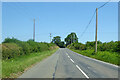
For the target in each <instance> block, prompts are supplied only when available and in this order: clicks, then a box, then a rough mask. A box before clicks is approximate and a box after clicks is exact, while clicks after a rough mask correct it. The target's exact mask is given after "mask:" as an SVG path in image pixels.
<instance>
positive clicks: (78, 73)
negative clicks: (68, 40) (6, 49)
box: [19, 48, 118, 78]
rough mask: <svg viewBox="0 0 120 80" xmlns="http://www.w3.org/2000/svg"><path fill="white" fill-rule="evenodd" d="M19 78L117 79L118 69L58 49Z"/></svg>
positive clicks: (69, 51)
mask: <svg viewBox="0 0 120 80" xmlns="http://www.w3.org/2000/svg"><path fill="white" fill-rule="evenodd" d="M19 78H118V67H117V66H115V65H112V64H109V63H104V62H101V61H99V60H95V59H92V58H88V57H86V56H83V55H80V54H77V53H75V52H73V51H71V50H69V49H67V48H60V49H59V50H58V51H57V52H55V53H54V54H53V55H52V56H50V57H48V58H46V59H44V60H43V61H41V62H40V63H38V64H37V65H35V66H34V67H32V68H31V69H29V70H27V71H26V72H25V73H23V74H22V75H21V76H20V77H19Z"/></svg>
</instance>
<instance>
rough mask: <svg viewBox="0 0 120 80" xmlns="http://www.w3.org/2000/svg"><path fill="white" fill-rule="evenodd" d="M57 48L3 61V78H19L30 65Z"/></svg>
mask: <svg viewBox="0 0 120 80" xmlns="http://www.w3.org/2000/svg"><path fill="white" fill-rule="evenodd" d="M56 50H57V49H54V50H48V51H43V52H38V53H31V54H28V55H24V56H20V57H16V58H13V59H9V60H3V61H2V78H17V77H18V76H19V75H20V74H21V73H23V72H24V71H25V70H26V69H27V68H28V67H30V66H32V65H34V64H35V63H37V62H40V61H41V60H43V59H44V58H46V57H48V56H50V55H52V54H53V53H54V52H56Z"/></svg>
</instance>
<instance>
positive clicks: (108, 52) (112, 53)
mask: <svg viewBox="0 0 120 80" xmlns="http://www.w3.org/2000/svg"><path fill="white" fill-rule="evenodd" d="M119 44H120V41H115V42H113V41H111V42H108V43H106V42H105V43H102V42H100V41H98V51H97V53H95V42H94V41H92V42H86V43H85V44H82V43H72V44H70V45H68V46H67V48H69V49H71V50H72V51H74V52H77V53H79V54H82V55H85V56H88V57H91V58H95V59H98V60H102V61H105V62H109V63H112V64H115V65H120V50H119Z"/></svg>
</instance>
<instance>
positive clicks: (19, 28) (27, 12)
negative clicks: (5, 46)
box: [2, 2, 118, 43]
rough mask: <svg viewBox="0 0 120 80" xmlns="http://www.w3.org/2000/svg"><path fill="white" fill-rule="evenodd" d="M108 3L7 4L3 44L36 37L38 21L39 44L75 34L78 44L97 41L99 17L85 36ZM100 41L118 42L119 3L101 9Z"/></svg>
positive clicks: (109, 4) (4, 13)
mask: <svg viewBox="0 0 120 80" xmlns="http://www.w3.org/2000/svg"><path fill="white" fill-rule="evenodd" d="M103 4H104V2H3V3H2V41H4V39H5V38H7V37H9V38H12V37H14V38H17V39H19V40H22V41H27V40H29V39H32V38H33V24H34V22H33V19H35V27H36V29H35V30H36V32H35V33H36V37H35V41H37V42H50V33H52V38H53V37H55V36H61V40H62V41H63V40H64V38H66V37H67V35H68V34H70V33H71V32H75V33H76V34H77V36H78V38H79V39H78V41H79V42H82V43H85V42H87V41H94V40H95V27H96V26H95V25H96V19H95V18H96V16H94V18H93V20H92V22H91V24H90V25H89V27H88V28H87V30H86V31H85V33H84V34H83V36H81V34H82V33H83V31H84V30H85V27H86V26H87V24H88V23H89V21H90V19H91V17H92V15H93V13H94V11H95V9H96V8H98V7H99V6H101V5H103ZM98 40H100V41H102V42H109V41H117V40H118V3H117V2H110V3H108V4H107V5H105V6H104V7H102V8H101V9H99V10H98Z"/></svg>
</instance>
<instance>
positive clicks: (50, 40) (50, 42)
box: [50, 33, 52, 43]
mask: <svg viewBox="0 0 120 80" xmlns="http://www.w3.org/2000/svg"><path fill="white" fill-rule="evenodd" d="M51 37H52V36H51V33H50V43H51Z"/></svg>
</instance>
